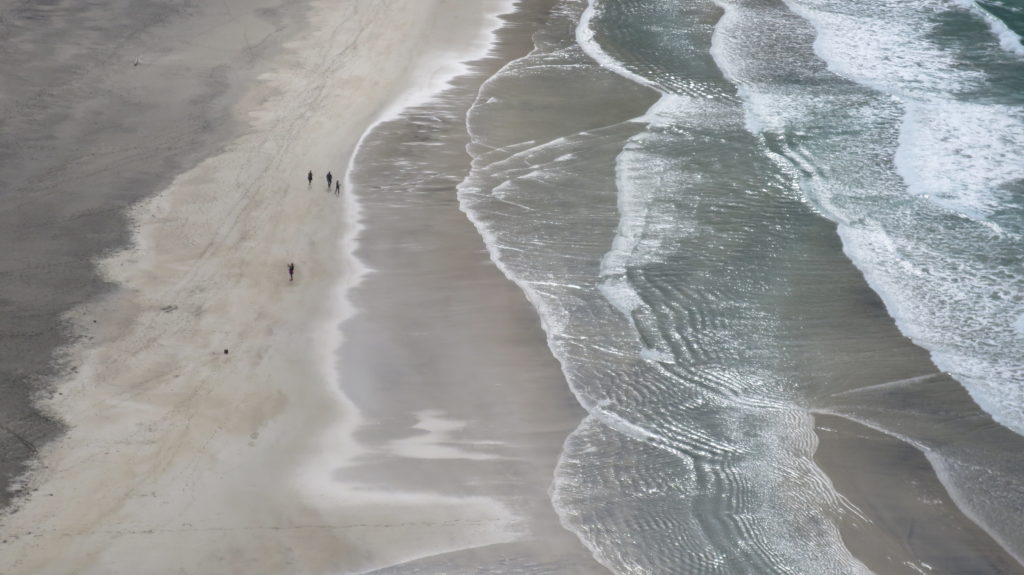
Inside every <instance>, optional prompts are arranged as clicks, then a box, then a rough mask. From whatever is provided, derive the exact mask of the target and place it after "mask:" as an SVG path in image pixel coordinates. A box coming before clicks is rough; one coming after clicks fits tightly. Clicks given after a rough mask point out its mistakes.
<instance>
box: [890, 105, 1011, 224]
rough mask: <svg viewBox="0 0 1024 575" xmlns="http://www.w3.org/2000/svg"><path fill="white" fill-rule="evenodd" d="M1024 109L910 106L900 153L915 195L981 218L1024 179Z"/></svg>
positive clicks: (903, 171)
mask: <svg viewBox="0 0 1024 575" xmlns="http://www.w3.org/2000/svg"><path fill="white" fill-rule="evenodd" d="M1022 149H1024V111H1022V110H1021V109H1019V108H1014V107H1010V106H999V105H992V104H977V103H971V102H961V101H956V100H934V101H931V102H927V103H908V104H907V106H906V115H905V116H904V118H903V123H902V126H901V128H900V147H899V150H898V151H897V153H896V158H895V159H896V165H897V167H898V168H899V174H900V176H902V177H903V179H904V180H905V181H906V183H907V188H908V191H909V192H910V193H911V194H915V195H919V196H924V197H927V198H928V199H929V200H930V201H932V202H935V203H937V204H939V205H941V206H943V207H944V208H947V209H949V210H953V211H956V212H959V213H961V214H964V215H965V216H967V217H970V218H972V219H977V220H984V219H985V218H986V217H987V216H989V215H990V214H992V213H993V212H994V211H997V210H998V209H1000V208H1001V207H1002V206H1005V205H1006V201H1007V199H1008V195H1009V193H1010V192H1009V191H1008V190H1007V186H1008V185H1009V184H1011V183H1013V182H1015V181H1017V180H1021V179H1024V163H1021V161H1020V150H1022Z"/></svg>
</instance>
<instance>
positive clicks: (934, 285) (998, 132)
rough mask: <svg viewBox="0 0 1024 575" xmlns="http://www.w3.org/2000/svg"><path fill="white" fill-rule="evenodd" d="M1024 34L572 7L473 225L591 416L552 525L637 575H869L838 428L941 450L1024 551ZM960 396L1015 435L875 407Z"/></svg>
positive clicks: (489, 134) (930, 22) (481, 108)
mask: <svg viewBox="0 0 1024 575" xmlns="http://www.w3.org/2000/svg"><path fill="white" fill-rule="evenodd" d="M1000 6H1002V7H1000ZM1001 10H1002V12H1001ZM1017 10H1018V9H1017V8H1016V7H1015V6H1014V5H1010V4H1002V5H998V4H992V3H988V4H977V5H975V4H969V5H966V4H960V3H955V2H938V1H935V2H932V1H930V0H929V1H921V0H913V1H910V2H908V1H906V0H900V1H897V0H892V1H890V0H872V1H871V2H867V1H855V2H846V1H844V2H832V1H831V0H790V1H788V2H785V3H783V2H781V1H774V0H732V1H726V0H721V1H714V2H713V1H710V0H708V1H700V0H695V1H685V2H684V1H681V0H643V1H641V0H617V1H615V2H611V1H608V2H605V1H603V0H594V1H593V2H591V3H587V2H584V1H583V0H567V1H565V2H561V3H560V4H559V5H558V7H557V9H556V12H555V13H554V14H553V15H552V16H551V18H550V19H549V21H548V23H547V24H546V26H545V27H544V29H543V30H542V31H541V32H539V33H538V34H537V35H536V37H535V44H536V48H535V50H534V51H533V52H532V53H531V54H530V55H529V56H527V57H525V58H522V59H519V60H516V61H514V62H512V63H510V64H509V65H508V66H506V67H505V68H504V69H503V70H502V71H501V72H499V73H498V74H497V75H495V76H494V77H492V78H491V79H490V80H489V81H488V82H487V83H486V84H485V86H484V87H483V89H482V90H481V92H480V95H479V98H478V99H477V102H476V104H475V105H474V106H473V108H472V111H471V113H470V116H469V120H468V126H469V130H470V134H471V138H472V143H471V144H470V147H469V151H470V153H471V155H472V157H473V169H472V171H471V173H470V175H469V176H468V177H467V178H466V180H464V181H463V182H462V184H461V186H460V203H461V205H462V208H463V210H464V211H466V212H467V214H468V215H469V216H470V218H471V219H472V220H473V221H474V223H475V224H476V225H477V227H478V229H479V230H480V232H481V233H482V235H483V236H484V238H485V241H486V242H487V245H488V248H489V249H490V251H491V254H492V257H493V259H494V260H495V261H496V262H497V263H498V264H499V265H500V266H501V268H502V269H503V271H504V272H505V273H506V274H507V275H508V276H509V277H510V278H511V279H513V280H514V281H516V282H517V283H518V284H519V285H520V286H521V287H522V288H523V289H524V291H525V292H526V293H527V295H528V296H529V297H530V299H531V301H532V302H533V303H534V305H535V306H536V307H537V308H538V310H539V312H540V314H541V317H542V321H543V322H544V324H545V327H546V330H547V333H548V337H549V343H550V345H551V347H552V349H553V351H554V353H555V355H556V357H557V358H558V359H559V361H561V362H562V366H563V370H564V372H565V374H566V376H567V379H568V381H569V384H570V386H571V387H572V389H573V391H574V393H576V395H577V397H578V398H579V400H580V402H581V403H582V404H583V405H584V407H585V408H586V409H587V411H588V412H589V414H590V415H589V416H588V417H587V419H586V420H585V421H584V422H583V423H582V424H581V426H580V427H579V429H577V431H576V432H575V433H574V434H573V435H572V436H571V437H570V438H569V439H568V441H567V442H566V445H565V451H564V453H563V457H562V461H561V464H560V466H559V469H558V472H557V474H556V480H555V485H554V491H553V495H554V502H555V504H556V506H557V507H558V509H559V511H560V512H561V513H562V517H563V521H564V523H565V524H566V526H567V527H569V528H570V529H572V530H573V531H575V532H576V533H577V534H578V535H579V536H580V538H581V540H582V541H583V542H584V543H585V544H587V545H588V546H589V547H590V548H591V550H592V551H593V552H594V554H595V556H596V557H598V559H599V560H601V561H602V562H603V563H605V564H606V565H608V566H609V567H610V568H612V569H613V570H614V571H615V572H618V573H670V572H671V573H860V572H867V567H866V566H865V565H864V564H862V563H861V562H860V561H859V560H858V559H857V558H855V557H854V556H853V555H852V554H851V553H850V552H849V551H848V550H847V548H846V547H845V546H844V544H843V539H842V537H841V534H840V524H841V522H842V520H843V518H844V517H849V516H850V515H851V514H857V513H858V510H856V509H854V508H852V507H851V506H850V505H849V504H848V503H846V502H845V500H844V499H843V497H842V496H841V495H839V494H838V493H837V492H836V491H835V490H834V489H833V488H832V485H831V482H830V481H829V479H828V478H827V477H826V476H825V475H824V474H823V473H822V472H821V471H820V470H819V469H818V467H817V466H816V465H815V464H814V461H813V454H814V451H815V449H816V447H817V438H816V435H815V434H814V431H813V414H814V413H815V412H831V413H842V414H844V415H846V416H848V417H851V418H854V419H857V420H859V421H863V422H866V423H869V424H871V425H872V426H873V427H876V428H880V429H882V430H883V431H886V432H887V433H890V434H893V435H896V436H899V437H901V438H903V439H905V440H907V441H909V442H911V443H912V444H914V445H916V446H918V447H919V448H921V449H922V450H925V451H926V453H927V454H928V455H929V458H930V460H931V461H932V462H933V465H935V466H936V468H937V469H938V471H939V472H940V474H941V475H942V477H943V480H944V482H945V484H946V485H947V487H948V488H949V490H950V493H951V494H952V495H954V497H955V498H957V500H958V501H959V502H960V504H961V506H962V507H963V508H964V510H965V511H967V512H968V514H969V515H971V516H972V517H974V518H976V519H977V520H978V522H979V524H981V525H982V526H983V527H984V529H985V530H986V531H987V532H988V533H989V534H990V535H992V537H994V538H995V539H996V540H998V541H999V542H1000V544H1002V545H1003V546H1004V547H1005V548H1006V549H1008V550H1009V551H1010V552H1011V553H1016V554H1018V556H1020V553H1021V552H1022V551H1024V541H1022V539H1021V536H1020V535H1019V534H1020V533H1021V532H1022V531H1021V530H1020V528H1021V527H1024V525H1021V520H1020V519H1019V518H1017V517H1015V516H1013V514H1009V513H1006V512H1005V511H1004V510H1005V508H1006V504H1007V502H1011V501H1016V502H1018V503H1019V502H1020V501H1021V497H1024V493H1022V489H1021V486H1020V481H1019V479H1018V478H1019V477H1020V475H1019V474H1020V472H1021V471H1022V470H1024V465H1022V463H1021V456H1020V455H1017V454H1018V453H1021V451H1020V449H1019V448H1020V447H1021V446H1022V445H1021V443H1020V441H1019V439H1020V436H1019V435H1017V434H1016V433H1013V432H1014V431H1015V432H1017V433H1020V432H1021V431H1024V353H1022V350H1024V263H1022V262H1024V260H1022V253H1024V250H1022V248H1024V241H1022V238H1024V235H1022V234H1024V213H1022V211H1021V209H1022V207H1024V187H1022V185H1024V164H1022V163H1021V162H1020V160H1019V157H1018V156H1019V150H1020V149H1022V145H1024V106H1022V105H1021V104H1022V102H1021V101H1020V99H1021V98H1022V97H1024V89H1022V88H1024V60H1022V59H1021V57H1020V55H1019V54H1018V53H1017V52H1016V48H1015V47H1014V46H1013V45H1012V41H1011V40H1013V38H1014V37H1016V36H1015V32H1014V30H1015V28H1014V27H1015V26H1017V25H1018V24H1017V23H1016V20H1014V18H1018V17H1019V16H1014V15H1015V14H1018V12H1017ZM1003 12H1007V13H1010V14H1011V16H1012V17H1010V18H1007V20H1006V22H1005V23H1003V24H1001V22H1003V20H1001V19H1000V16H998V15H999V14H1003ZM993 19H995V20H996V21H995V22H994V21H993ZM1018 42H1019V38H1018ZM865 280H867V281H865ZM893 319H895V324H896V325H898V327H899V330H897V329H895V328H894V322H893ZM901 332H902V334H901ZM904 335H905V336H908V337H909V338H911V339H912V340H913V342H914V343H916V344H917V346H921V347H917V346H915V345H912V344H911V343H910V342H908V341H907V340H906V339H905V338H904ZM922 348H923V351H922ZM929 355H930V357H929ZM940 370H941V371H945V372H948V373H949V374H951V375H952V376H953V377H954V378H955V380H956V381H957V382H959V385H962V386H963V388H965V389H966V390H967V391H968V392H969V393H970V395H971V396H972V397H973V398H974V401H976V402H977V403H978V404H979V405H980V406H981V408H982V409H984V410H985V411H986V412H987V413H988V414H990V415H991V417H992V418H994V419H995V421H998V422H999V423H1001V424H1002V425H997V424H995V423H992V422H991V420H990V419H988V417H989V416H988V415H986V414H985V413H984V412H981V411H979V410H978V409H977V407H975V406H974V405H973V403H971V402H970V400H966V401H961V400H959V399H957V400H956V401H958V402H959V403H957V405H958V406H960V407H957V409H958V410H961V412H962V413H963V417H953V418H949V417H948V416H947V415H948V413H949V412H950V410H951V409H952V408H950V405H952V401H953V399H951V398H953V396H954V395H955V392H954V391H949V392H948V393H944V394H933V395H936V397H932V398H930V399H928V400H927V401H926V400H924V399H922V401H921V403H920V405H917V406H916V407H915V408H916V409H917V411H916V412H915V414H914V416H913V417H910V416H903V415H898V414H896V411H895V410H894V409H890V408H889V407H888V405H889V404H887V403H886V402H887V401H892V400H893V398H894V397H896V395H898V394H894V393H888V394H886V393H882V392H879V391H878V390H892V389H915V390H916V389H918V387H920V386H921V385H923V384H922V382H924V383H927V382H930V381H933V380H935V381H938V380H940V379H942V377H944V376H942V375H940V374H939V371H940ZM943 381H945V380H943ZM943 385H945V384H943ZM939 387H940V384H938V383H936V384H935V385H934V386H932V388H931V389H932V391H935V390H937V389H939ZM948 388H949V389H957V390H958V389H959V388H958V387H956V385H952V386H948ZM943 389H946V388H943ZM882 396H885V397H882ZM880 406H881V407H884V409H879V408H880ZM964 406H967V407H964ZM963 410H974V411H971V412H970V413H967V412H965V411H963ZM968 416H969V417H968ZM950 419H952V420H953V421H952V422H951V421H950ZM968 419H969V420H970V421H972V422H974V421H986V422H988V423H985V424H984V425H974V424H972V425H970V426H967V425H961V424H960V423H957V422H958V421H961V422H962V421H966V420H968ZM1009 430H1012V431H1009ZM978 470H984V471H985V473H979V472H978Z"/></svg>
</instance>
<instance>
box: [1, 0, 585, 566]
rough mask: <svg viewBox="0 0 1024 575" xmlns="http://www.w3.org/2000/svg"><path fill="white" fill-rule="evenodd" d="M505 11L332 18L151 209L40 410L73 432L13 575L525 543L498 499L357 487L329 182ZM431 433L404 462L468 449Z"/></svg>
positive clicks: (338, 11)
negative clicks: (386, 115)
mask: <svg viewBox="0 0 1024 575" xmlns="http://www.w3.org/2000/svg"><path fill="white" fill-rule="evenodd" d="M503 6H504V4H503V3H497V2H484V3H466V2H461V3H455V2H444V1H425V0H417V1H416V2H406V1H383V0H353V1H349V2H343V3H340V4H339V3H320V4H316V5H314V7H313V8H312V9H311V12H310V14H309V32H308V35H306V36H305V37H302V38H301V39H299V40H297V41H295V42H293V43H292V44H289V45H288V46H287V51H286V53H285V54H283V55H282V56H281V60H280V61H278V62H277V63H276V64H275V69H276V72H274V73H271V74H267V75H265V76H264V77H263V78H262V81H261V82H260V84H259V85H258V86H257V87H255V88H254V89H253V90H252V91H251V92H249V93H247V94H246V96H245V98H243V102H244V106H243V108H242V109H241V110H237V111H236V112H237V113H239V114H241V115H242V117H246V112H247V114H248V115H247V117H248V119H249V122H250V129H249V130H248V131H247V133H246V134H245V135H244V136H243V137H241V138H239V139H238V140H236V141H234V142H233V143H231V144H230V145H229V146H228V147H227V148H226V150H225V151H224V152H223V153H222V154H220V155H217V156H215V157H212V158H210V159H208V160H206V161H203V162H202V163H200V164H199V165H198V166H197V167H195V168H194V169H192V170H190V171H188V172H186V173H184V174H182V175H181V176H179V177H178V178H176V179H175V180H174V182H173V184H172V185H171V186H170V187H169V188H168V189H166V190H165V191H163V192H162V193H160V194H159V195H158V196H156V197H155V198H153V199H152V200H149V201H146V202H144V203H143V204H141V205H139V206H137V207H136V209H135V210H134V211H133V214H132V215H133V220H134V222H135V223H136V233H135V242H134V244H135V245H134V247H133V248H131V249H129V250H126V251H124V252H121V253H119V254H117V255H115V256H113V257H110V258H108V259H106V260H104V261H103V262H101V267H102V271H103V274H104V275H105V277H106V278H107V279H108V280H109V281H111V282H114V283H116V284H117V285H118V286H119V289H118V290H117V291H116V292H114V293H113V294H112V295H110V296H109V297H106V298H104V299H103V300H102V301H100V302H97V303H94V304H91V305H89V306H88V307H85V308H80V309H78V310H76V312H75V314H74V317H73V320H74V321H75V323H76V325H77V326H78V328H79V329H80V330H82V331H83V332H84V333H86V334H87V337H86V338H85V340H86V342H87V343H82V344H81V345H80V346H79V347H77V348H75V349H73V350H71V352H70V357H71V362H72V364H73V365H76V366H79V368H78V369H77V372H76V373H75V374H73V376H72V377H70V379H69V380H68V381H66V382H63V383H61V384H60V386H59V387H58V390H59V394H58V395H56V396H55V397H54V398H53V399H52V400H51V401H48V402H47V403H46V405H45V407H46V408H47V409H50V410H52V412H53V413H54V414H56V415H57V416H58V417H59V418H61V419H63V420H64V421H66V422H67V423H68V425H69V428H70V430H69V432H68V433H67V434H66V435H65V436H64V437H62V438H61V439H60V440H58V441H56V442H54V443H53V444H51V445H49V446H48V447H46V448H45V449H44V450H43V452H42V454H41V458H40V462H39V464H38V466H37V468H36V470H35V471H34V472H33V473H32V474H31V476H30V480H31V482H30V485H29V487H30V488H31V490H32V493H31V495H30V496H28V497H26V498H24V499H22V500H21V501H19V502H18V506H17V510H16V511H15V512H14V513H13V514H11V515H8V516H7V517H5V518H4V519H3V523H2V526H0V531H2V537H3V540H4V547H3V554H2V555H0V572H2V573H4V574H9V575H15V574H22V573H24V574H35V575H39V574H58V573H103V574H115V573H247V574H252V573H281V572H289V573H292V572H301V573H304V572H356V571H365V570H368V569H372V568H377V567H386V566H388V565H393V564H395V563H399V562H402V561H408V560H411V559H415V558H419V557H423V556H427V555H438V554H443V553H446V552H450V551H456V550H461V549H466V548H472V547H479V546H486V545H490V544H494V543H505V542H510V541H513V540H516V539H518V538H521V537H522V536H523V533H524V529H526V528H525V527H524V524H523V522H522V520H521V518H520V517H519V516H518V515H517V513H516V510H513V509H511V507H510V505H509V504H508V502H507V501H501V500H499V499H496V498H494V497H489V496H486V495H484V494H482V493H479V492H478V493H473V494H470V495H464V494H452V493H443V492H442V491H444V490H443V489H438V490H424V489H419V490H417V489H407V490H405V491H400V492H395V491H390V490H382V489H375V488H373V486H367V485H365V484H363V483H360V482H355V481H348V482H346V481H339V476H338V470H339V467H345V466H352V465H354V462H356V461H358V458H360V457H361V456H364V455H365V454H366V453H367V451H368V450H369V448H368V447H367V445H369V444H367V443H365V442H362V443H361V442H359V441H357V439H358V436H356V435H354V434H355V432H356V431H357V429H359V426H360V424H361V423H365V422H364V421H363V420H362V419H361V418H360V415H359V413H358V412H357V411H356V410H355V409H354V408H353V406H352V404H350V403H349V402H348V400H347V399H346V397H345V396H343V395H342V394H341V392H340V391H339V387H338V384H337V381H336V377H335V370H334V358H333V353H334V351H335V350H336V349H337V348H338V346H339V345H340V343H341V341H340V334H339V330H338V329H337V325H338V322H339V321H340V320H341V319H342V318H343V317H345V316H346V315H349V314H350V313H351V310H349V309H347V306H346V304H345V300H344V298H343V297H342V295H343V292H344V290H345V289H346V288H347V287H349V286H350V285H352V284H353V283H354V282H355V281H356V280H357V279H358V276H359V274H358V273H357V270H356V269H355V268H354V267H353V262H352V261H351V260H349V259H346V256H345V251H344V250H342V249H341V244H340V242H341V240H342V237H343V235H344V234H345V233H346V230H347V231H349V232H351V231H352V228H351V227H349V228H346V225H345V224H344V222H345V219H346V217H351V216H352V213H351V206H350V205H348V204H346V203H345V199H344V196H343V197H341V198H339V197H337V196H335V195H334V194H333V193H327V192H326V191H325V189H324V186H325V183H324V180H323V178H324V174H325V173H326V172H327V171H328V170H331V171H333V172H334V174H335V175H336V176H338V175H341V174H342V173H343V171H344V169H345V166H346V162H347V158H348V157H349V156H350V154H351V152H352V150H353V149H354V146H355V145H356V143H357V139H358V137H359V136H360V134H362V133H363V131H364V130H365V129H366V127H367V126H368V125H369V124H370V123H371V122H372V121H373V120H374V118H376V117H377V115H378V114H379V113H381V112H382V110H385V109H386V108H387V107H388V105H389V104H392V105H393V104H394V102H393V101H391V100H389V98H390V97H392V96H393V95H395V94H402V93H408V92H409V90H412V91H413V93H418V92H422V91H424V90H427V89H428V88H429V87H430V85H431V84H433V85H436V83H437V82H438V80H440V79H443V78H444V77H446V76H447V75H449V74H450V73H451V67H450V66H449V65H448V64H450V60H451V59H452V58H453V57H454V54H455V53H458V52H457V51H458V50H465V49H466V48H465V47H466V46H471V47H472V46H477V47H479V41H480V40H481V39H484V40H486V36H483V37H481V36H480V34H481V32H482V31H483V30H486V29H487V27H488V25H489V24H488V22H489V19H488V18H489V17H488V13H489V12H491V11H494V10H498V9H500V8H502V7H503ZM425 47H426V48H427V49H425ZM413 71H415V72H416V73H412V72H413ZM308 169H312V170H313V171H314V173H315V176H316V177H315V179H314V181H313V185H312V186H309V187H307V184H306V180H305V174H306V171H307V170H308ZM346 210H348V213H347V214H346ZM466 229H467V231H466V232H464V235H465V237H466V238H469V237H470V234H471V228H469V227H468V224H467V225H466ZM476 241H477V242H479V238H476ZM481 249H482V247H481ZM289 261H294V262H295V263H296V265H297V270H296V278H295V281H294V282H289V281H288V279H287V274H286V270H285V266H286V264H287V263H288V262H289ZM478 263H479V264H480V265H481V266H482V265H487V262H486V261H485V258H484V257H483V256H482V255H481V256H480V258H479V262H478ZM487 273H489V274H490V275H491V276H492V281H497V275H496V274H497V272H496V271H493V270H492V271H490V272H487ZM508 289H511V288H508ZM518 303H519V304H520V308H519V310H518V311H514V312H513V314H514V315H516V317H519V318H520V320H522V318H525V317H527V316H526V315H523V314H525V313H532V312H530V310H528V308H527V307H526V306H525V302H523V301H522V299H521V298H520V299H519V300H518ZM533 321H535V320H533ZM525 325H526V327H525V328H524V329H525V330H526V331H525V333H531V334H532V336H535V335H536V331H537V330H536V325H534V324H532V323H530V322H526V324H525ZM530 330H532V332H531V331H530ZM518 333H519V332H513V334H514V335H513V338H515V337H519V336H518V335H515V334H518ZM540 341H542V340H541V339H540V338H539V337H538V338H537V339H536V340H534V343H531V344H530V345H533V346H534V347H532V348H530V349H537V348H538V347H542V345H541V346H537V344H536V342H540ZM545 353H546V350H545ZM546 361H548V363H549V365H548V366H547V367H549V368H550V367H553V366H551V365H550V363H551V362H550V358H548V359H547V360H546ZM343 385H344V383H343ZM561 393H562V394H563V396H564V395H565V391H564V388H563V389H562V391H561ZM527 407H528V406H527ZM563 407H564V409H563V410H561V411H558V412H557V413H556V415H557V416H558V417H561V416H562V415H564V414H566V413H575V412H573V406H572V405H571V403H567V404H566V405H564V406H563ZM418 417H419V421H418V423H417V424H416V428H417V429H419V430H421V431H422V432H423V433H425V434H426V435H424V436H423V437H409V438H407V439H406V440H404V441H401V440H396V441H395V442H394V443H391V444H390V445H391V446H392V452H393V453H394V454H395V457H397V458H404V459H407V460H415V459H417V458H438V457H441V458H444V457H447V456H448V455H451V453H452V451H451V450H454V452H455V453H458V454H461V453H463V452H464V450H462V449H458V448H455V447H451V446H449V440H447V439H444V438H447V437H449V436H451V434H453V433H455V432H456V431H457V429H458V428H459V427H460V426H461V425H463V424H462V423H460V422H457V421H452V420H451V419H450V418H449V417H448V416H447V415H446V414H440V413H435V412H432V411H422V412H420V413H419V415H418ZM571 425H572V423H571V420H564V421H563V420H560V423H559V426H558V429H557V431H559V432H560V431H561V430H562V428H564V427H567V426H568V427H571ZM554 439H555V443H556V445H557V443H559V442H560V439H557V438H554ZM553 451H557V449H554V450H553ZM459 457H461V455H460V456H459ZM540 475H543V471H541V472H540ZM342 478H343V477H342ZM431 484H432V483H431V482H430V480H429V479H425V480H424V483H423V485H431ZM534 497H535V498H536V496H534ZM552 517H553V514H552ZM549 519H550V518H549ZM549 524H550V522H549Z"/></svg>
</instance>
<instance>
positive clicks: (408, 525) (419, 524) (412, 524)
mask: <svg viewBox="0 0 1024 575" xmlns="http://www.w3.org/2000/svg"><path fill="white" fill-rule="evenodd" d="M507 522H508V520H507V519H506V518H490V519H449V520H447V521H405V522H399V523H350V524H345V525H329V524H311V525H252V526H248V527H238V526H236V527H227V526H210V527H194V526H193V525H192V524H191V523H183V524H182V525H181V526H180V527H176V528H167V527H164V528H152V529H103V530H98V531H91V532H89V533H82V532H70V531H61V530H46V529H42V530H35V531H29V532H26V533H16V534H13V535H10V536H9V538H10V539H18V538H20V537H42V536H44V535H54V536H57V537H62V538H70V537H82V536H86V537H88V536H91V535H96V534H102V535H116V536H129V535H164V534H170V533H244V532H267V531H344V530H348V529H396V528H397V529H414V528H424V527H429V528H438V527H465V526H474V525H476V526H482V525H494V524H505V523H507Z"/></svg>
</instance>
